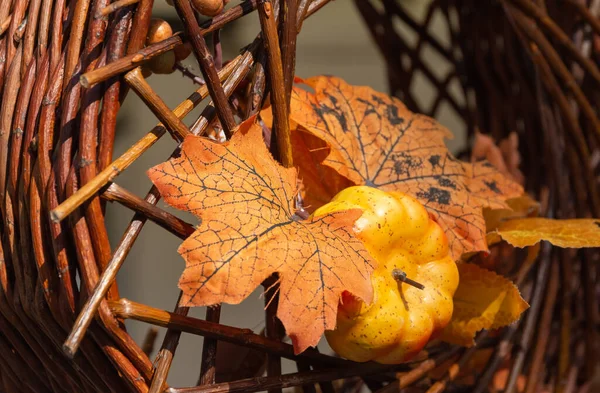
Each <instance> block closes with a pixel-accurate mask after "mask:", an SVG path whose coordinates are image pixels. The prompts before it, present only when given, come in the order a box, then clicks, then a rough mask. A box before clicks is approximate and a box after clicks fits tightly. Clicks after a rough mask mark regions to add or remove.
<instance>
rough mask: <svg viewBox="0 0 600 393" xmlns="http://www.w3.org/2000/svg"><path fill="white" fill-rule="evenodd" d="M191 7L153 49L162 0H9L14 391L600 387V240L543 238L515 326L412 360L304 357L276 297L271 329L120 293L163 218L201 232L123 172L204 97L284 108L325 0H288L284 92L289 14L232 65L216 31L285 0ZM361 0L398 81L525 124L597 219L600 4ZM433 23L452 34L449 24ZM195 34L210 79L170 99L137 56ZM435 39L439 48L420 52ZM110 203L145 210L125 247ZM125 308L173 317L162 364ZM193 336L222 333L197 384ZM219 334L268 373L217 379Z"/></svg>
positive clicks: (436, 103)
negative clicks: (213, 12)
mask: <svg viewBox="0 0 600 393" xmlns="http://www.w3.org/2000/svg"><path fill="white" fill-rule="evenodd" d="M174 2H175V6H176V9H177V11H178V14H179V16H180V18H181V19H182V22H183V25H184V26H185V32H184V34H182V35H174V36H173V37H171V38H168V39H167V40H165V41H162V42H160V43H157V44H153V45H149V46H146V47H145V41H146V33H147V30H148V26H149V21H150V18H151V8H152V3H153V1H152V0H139V1H136V0H120V1H117V2H114V3H112V4H109V1H108V0H94V1H86V0H76V1H75V0H74V1H71V2H67V1H65V0H2V5H1V6H0V31H2V35H1V40H0V81H1V82H0V92H1V94H2V96H1V97H2V102H1V109H0V198H1V199H0V200H1V201H2V205H1V208H0V211H1V213H2V216H3V220H2V221H3V223H4V225H3V226H2V243H1V244H0V246H1V247H2V255H3V259H2V260H0V333H1V334H0V391H5V392H7V393H13V392H14V393H18V392H23V393H29V392H36V393H39V392H56V393H63V392H64V393H71V392H73V393H74V392H89V393H91V392H96V391H97V392H113V393H117V392H119V393H120V392H127V391H131V392H139V393H145V392H147V391H148V390H150V391H151V392H162V391H164V390H169V391H171V392H181V393H183V392H229V391H248V392H251V391H260V390H270V391H273V392H275V391H278V390H280V389H282V388H285V387H292V386H302V389H303V390H304V391H305V392H314V391H315V389H316V386H317V385H316V384H318V387H319V388H320V389H321V391H323V392H332V391H335V390H337V391H344V392H346V391H347V392H350V391H358V390H359V389H360V388H361V387H363V386H366V387H368V388H369V389H371V390H373V391H375V390H377V391H379V392H392V391H397V390H398V389H400V388H402V389H406V390H404V391H407V392H409V391H410V392H441V391H443V390H448V391H465V392H487V391H495V390H494V389H497V387H498V383H497V381H498V378H501V377H502V375H503V374H502V373H506V374H507V375H505V376H504V378H505V380H506V381H505V382H506V387H505V390H504V391H505V392H508V393H511V392H515V391H526V392H528V393H532V392H538V391H542V389H545V390H544V391H556V392H573V391H584V390H585V389H587V391H588V392H593V391H600V386H599V384H598V382H597V381H595V380H594V376H595V375H596V374H598V372H597V367H598V353H599V349H600V348H598V333H599V318H598V310H599V308H598V297H599V293H600V292H599V289H600V288H599V285H598V280H597V262H598V253H597V252H592V251H570V250H558V249H552V248H551V247H549V246H547V245H546V244H544V245H543V246H542V252H541V254H540V257H539V260H538V263H537V264H536V265H535V267H534V269H532V272H531V274H529V275H526V276H523V277H522V280H521V281H520V286H521V289H522V291H523V293H525V294H526V295H527V297H528V300H529V302H530V304H531V309H530V310H529V311H528V312H527V313H526V314H525V316H524V317H523V318H522V319H521V320H520V321H519V322H518V323H516V324H514V325H512V326H510V327H508V328H506V329H504V330H502V331H501V332H499V333H498V334H496V335H494V336H493V337H492V335H490V334H488V333H487V332H483V333H482V334H480V336H479V337H478V339H477V343H478V345H477V346H476V347H473V348H471V349H468V350H465V349H464V348H459V347H449V346H444V345H438V344H436V345H433V346H432V347H431V348H429V351H428V357H426V358H420V359H418V361H415V362H412V363H410V364H405V365H396V366H386V367H383V366H381V365H374V364H356V363H353V362H349V361H345V360H343V359H339V358H337V357H334V356H329V355H326V354H321V353H319V352H318V351H316V350H308V351H306V352H305V353H303V354H301V355H294V352H293V349H292V347H291V345H289V344H286V343H284V342H283V341H281V339H282V335H281V332H280V330H281V329H280V328H279V327H278V324H277V320H276V319H275V318H274V311H273V310H274V308H273V307H269V308H268V309H267V313H266V335H259V334H254V333H252V332H250V331H248V330H244V329H238V328H233V327H229V326H225V325H221V324H219V323H218V322H219V313H220V309H219V308H211V309H209V310H208V312H207V316H206V320H202V319H198V318H192V317H188V316H187V313H188V309H187V308H184V307H175V311H174V312H172V313H171V312H167V311H164V310H158V309H155V308H151V307H148V306H145V305H141V304H137V303H134V302H131V301H128V300H126V299H121V298H120V296H119V292H118V289H117V286H116V284H115V277H116V274H117V271H118V270H119V268H120V267H121V265H122V264H123V263H124V261H125V259H126V257H127V254H128V252H129V251H130V250H131V248H132V246H133V244H134V242H135V240H136V238H137V236H138V235H139V233H140V231H141V230H142V228H143V227H144V224H145V223H146V222H147V221H148V220H151V221H154V222H156V223H157V224H159V225H160V226H161V227H163V228H164V229H165V230H167V231H169V232H171V233H173V234H175V235H177V236H179V237H181V238H182V239H185V238H186V237H187V236H189V234H190V231H191V230H192V229H193V228H191V227H190V226H189V225H188V224H186V223H185V222H183V221H182V220H181V219H179V218H177V217H175V216H173V215H172V214H170V213H168V212H166V211H164V210H162V209H160V208H158V207H157V206H156V204H157V202H158V200H159V199H160V195H159V194H158V192H157V190H156V189H155V188H152V189H150V190H149V191H148V194H147V195H146V196H145V197H140V196H137V195H135V194H133V193H131V192H129V191H127V190H126V189H123V188H122V187H119V186H118V185H117V184H115V183H112V180H113V179H114V178H116V177H117V176H118V175H119V173H120V172H122V171H123V170H125V169H126V168H127V167H128V166H129V165H131V163H133V162H134V161H135V160H136V159H137V158H138V157H139V156H140V155H141V154H142V153H143V152H144V151H146V150H147V149H148V148H149V147H150V146H152V145H153V144H154V143H155V142H156V141H157V140H158V139H159V138H161V137H162V136H163V135H165V134H166V133H167V132H169V133H171V134H172V135H173V136H174V137H175V138H176V139H177V138H178V137H181V135H183V134H185V133H186V132H189V129H187V126H185V124H183V123H182V122H181V120H180V118H182V117H183V116H185V115H186V114H187V113H189V112H190V111H191V110H192V109H193V108H194V107H195V106H197V105H198V104H199V103H200V102H201V101H202V100H204V99H206V98H207V97H209V96H210V97H211V98H212V99H213V101H214V106H207V107H206V109H204V111H203V112H202V115H201V116H200V117H199V119H198V121H197V122H196V123H195V124H194V125H193V126H192V127H191V131H192V132H194V133H204V132H207V130H214V129H215V127H216V126H217V125H219V127H221V128H223V129H224V130H225V132H227V131H228V130H229V129H231V128H232V127H234V126H235V120H234V119H233V115H232V114H233V111H232V108H233V109H234V110H236V111H237V114H238V115H239V116H240V117H247V116H250V115H252V114H254V113H256V111H257V110H258V109H259V104H260V103H261V102H262V101H263V99H264V95H265V93H269V92H272V93H273V94H271V97H272V98H271V100H272V102H273V105H280V101H278V100H277V99H276V98H275V95H277V94H278V93H281V89H280V87H281V86H284V88H290V87H289V86H291V81H292V79H293V71H294V53H295V35H296V32H297V31H299V30H300V28H299V27H300V25H301V21H303V20H304V18H306V17H308V16H310V15H312V14H313V13H314V12H317V11H318V10H319V9H320V8H321V7H322V6H324V5H326V4H327V3H328V0H312V1H310V0H308V1H307V0H293V1H292V0H286V1H285V3H286V6H285V7H281V12H280V13H279V14H280V18H279V21H280V22H279V33H280V34H279V35H280V37H281V43H282V45H281V48H282V49H281V58H282V62H283V70H284V72H283V77H284V80H283V85H281V86H279V85H278V86H279V87H276V88H271V87H269V86H274V84H273V83H266V81H272V80H274V79H273V78H276V76H274V75H272V74H271V73H269V72H265V69H267V68H268V67H267V65H268V64H270V63H269V60H270V59H272V58H273V57H277V56H279V53H280V51H279V49H277V46H275V47H274V46H273V45H270V46H269V45H264V42H265V41H266V42H270V43H271V44H272V43H273V42H275V41H274V40H275V38H277V26H276V25H275V24H274V23H275V22H273V23H272V24H269V23H264V24H263V34H262V35H261V36H259V37H257V38H256V40H254V41H253V42H252V43H249V46H247V47H246V48H243V49H242V51H241V54H240V56H238V57H236V58H235V59H233V60H232V61H231V62H229V63H227V64H226V65H225V66H223V67H222V65H221V62H222V59H221V56H220V55H219V53H220V47H219V45H218V44H217V45H216V46H215V51H214V56H213V55H211V53H210V52H211V51H209V49H208V48H207V46H206V43H205V41H204V39H203V38H202V37H203V36H205V35H207V34H213V35H215V36H216V35H217V34H218V31H219V29H221V28H222V27H224V26H226V25H227V24H228V23H231V22H233V21H235V20H236V19H238V18H240V17H242V16H244V15H246V14H249V13H252V12H254V11H255V10H257V9H258V10H259V14H260V15H261V16H263V17H264V15H265V13H266V12H267V10H268V7H270V6H271V3H270V1H259V0H247V1H244V2H242V3H240V4H232V5H231V6H229V7H228V8H227V10H226V11H224V12H222V13H221V14H219V15H218V16H216V17H214V18H213V19H212V20H209V21H207V22H204V23H202V24H201V25H198V22H197V18H196V17H195V15H194V13H193V11H192V9H191V7H190V6H189V2H188V0H175V1H174ZM355 3H356V6H357V8H358V9H359V10H360V12H361V14H362V15H363V17H364V19H365V21H366V24H367V26H368V27H369V29H370V30H371V32H372V35H373V38H374V42H375V43H376V44H377V45H378V46H379V48H380V50H381V52H382V53H383V55H384V57H385V59H386V62H387V65H388V70H387V71H388V76H389V83H390V89H391V92H392V93H393V94H394V95H397V96H398V97H400V98H401V99H402V100H404V102H405V103H406V104H407V105H408V106H409V107H410V108H411V109H412V110H414V111H418V112H422V113H426V114H429V115H431V116H434V117H435V116H436V115H439V113H440V111H442V110H443V108H449V110H451V111H453V112H454V113H455V115H456V116H458V117H459V118H460V119H462V121H463V124H464V127H465V130H466V133H467V134H468V135H473V134H474V133H475V132H476V131H480V132H483V133H488V134H490V135H491V136H492V137H493V138H494V139H496V140H501V139H504V138H506V137H508V136H509V135H510V134H511V133H513V132H516V134H517V135H518V137H519V139H520V141H521V143H520V151H521V155H522V157H523V160H522V163H521V170H522V171H523V173H524V175H525V178H526V179H527V183H526V188H527V190H528V191H529V192H530V193H531V194H532V195H534V196H535V197H536V198H538V199H539V200H541V201H542V202H543V207H544V214H545V215H547V216H550V217H560V218H568V217H588V216H594V217H600V198H599V195H598V193H599V188H598V181H597V173H596V171H597V168H596V167H597V166H598V163H599V161H600V160H599V157H600V154H599V152H598V144H599V143H600V120H599V119H598V111H599V109H600V108H599V107H598V103H599V98H600V96H599V95H598V94H597V92H598V87H599V85H600V69H599V67H598V55H599V53H600V52H599V50H600V19H598V18H597V13H598V12H599V11H600V1H598V0H589V1H585V0H547V1H544V0H496V1H476V0H439V1H432V2H431V3H430V4H429V5H428V7H427V12H426V14H425V16H424V18H414V17H413V16H411V15H410V14H409V13H408V12H407V11H406V10H405V8H404V6H403V1H402V0H356V1H355ZM588 3H589V4H588ZM109 5H110V6H111V7H112V8H110V7H109V8H107V7H108V6H109ZM435 20H437V21H438V23H439V21H440V20H441V21H442V22H443V24H445V25H446V26H447V33H445V34H442V35H441V36H440V35H439V33H437V32H435V33H434V32H432V30H431V29H430V25H431V24H432V23H433V22H432V21H435ZM186 37H187V39H189V40H190V42H191V43H192V46H193V48H194V52H195V53H197V54H199V56H197V58H198V61H199V63H200V66H201V69H202V73H203V76H204V79H205V80H206V84H204V85H202V86H200V87H199V89H198V91H197V93H195V94H194V95H192V96H190V98H189V99H187V100H185V101H183V102H182V104H180V105H179V106H178V107H177V108H176V109H174V110H170V109H168V107H167V106H166V105H165V103H164V102H163V100H162V99H161V98H160V97H159V96H158V95H157V94H156V93H155V92H154V91H153V90H152V88H151V87H150V86H149V85H148V84H147V82H146V81H145V79H144V76H143V75H142V71H141V69H140V66H141V65H142V64H144V63H145V62H147V61H148V60H149V59H151V58H153V57H155V56H157V55H158V54H160V53H163V52H165V51H167V50H170V49H172V48H174V47H178V46H180V45H181V44H182V39H183V40H186ZM217 41H218V40H217ZM426 51H428V52H429V53H430V54H431V53H433V54H434V55H435V56H437V57H438V58H440V59H441V60H440V62H434V63H433V64H431V63H429V64H428V63H427V62H425V61H423V58H424V56H425V55H424V53H425V52H426ZM442 65H443V66H442ZM184 71H185V70H184ZM419 78H420V79H425V80H428V81H429V83H430V85H432V86H433V90H434V91H435V96H434V97H433V99H432V100H430V102H423V101H422V100H421V99H420V97H418V96H416V95H415V90H414V88H413V87H414V83H415V81H416V80H418V79H419ZM242 81H245V82H248V83H247V85H248V86H247V87H245V85H241V84H240V82H242ZM265 86H267V87H268V88H265ZM130 89H131V90H133V91H134V92H135V93H136V94H138V95H139V96H140V97H141V98H142V99H143V100H144V102H145V103H146V105H147V106H148V107H149V108H150V109H151V110H152V111H153V113H155V114H156V116H157V117H158V118H159V120H160V121H161V122H162V124H165V126H163V125H159V126H156V127H155V128H154V129H152V130H151V131H149V132H148V133H147V134H144V135H141V138H140V139H139V141H138V142H136V143H135V144H134V145H133V146H132V147H131V148H130V149H129V150H128V151H127V152H126V153H124V154H123V155H122V156H120V157H118V158H116V159H115V158H114V157H113V143H114V138H115V128H116V115H117V112H118V110H119V108H120V104H121V102H122V100H123V99H125V97H126V95H127V92H128V90H130ZM182 99H184V97H182ZM284 104H285V103H284ZM446 110H447V109H446ZM173 148H174V149H175V148H176V145H174V146H173ZM107 200H108V201H113V202H116V203H119V204H121V205H123V206H125V207H127V208H129V209H131V210H132V211H134V212H135V214H134V217H133V219H132V220H131V223H130V225H129V226H128V227H127V229H126V231H125V233H124V234H123V236H122V238H121V241H120V243H119V245H118V246H117V247H116V248H115V249H114V250H111V247H110V245H109V241H108V234H107V230H106V227H105V222H104V212H105V209H106V208H107V206H106V205H105V202H106V201H107ZM108 208H110V207H108ZM50 212H52V214H50ZM510 258H512V259H514V260H518V261H521V259H518V258H522V256H521V255H518V254H511V255H510ZM125 319H135V320H138V321H143V322H146V323H148V324H151V325H156V326H161V327H166V328H168V331H167V334H166V335H165V338H164V340H163V342H162V346H161V348H160V350H159V352H158V355H157V356H156V358H155V359H154V360H153V361H151V360H150V359H149V357H148V355H147V353H148V352H149V349H148V347H151V343H152V341H153V339H152V335H149V338H148V341H147V343H145V344H144V345H143V346H142V347H140V346H138V344H136V343H135V342H134V341H133V339H132V338H131V337H130V336H129V335H128V334H127V332H126V330H125V329H124V324H123V321H124V320H125ZM181 332H185V333H186V334H195V335H201V336H204V337H205V341H204V349H203V353H202V369H201V376H200V379H199V386H198V387H194V388H186V389H179V388H171V387H168V386H167V385H166V383H165V381H166V377H167V374H168V372H169V368H170V366H171V362H172V360H173V357H174V356H175V352H176V348H177V344H178V341H179V337H180V335H181ZM217 341H221V342H227V343H233V344H238V345H241V346H244V347H247V348H251V349H253V350H252V351H244V352H240V356H244V359H243V362H242V363H244V362H245V363H244V364H247V365H252V366H256V364H257V363H258V362H260V360H259V359H262V358H263V357H262V356H261V354H264V353H267V354H268V356H267V367H266V368H267V376H266V377H259V378H253V377H254V376H255V375H254V373H256V374H257V375H262V369H261V368H260V367H248V368H247V369H246V370H245V371H246V373H245V374H244V373H236V375H230V376H229V377H228V378H229V380H227V381H215V357H216V355H215V351H216V343H217ZM484 351H488V352H489V351H491V352H492V354H491V356H489V357H488V358H485V361H484V362H483V364H479V365H478V367H475V368H472V370H478V371H472V372H471V373H470V374H469V375H467V376H460V378H458V377H457V373H456V370H457V368H458V369H460V368H461V367H464V366H466V365H467V364H470V363H472V361H473V360H474V359H477V358H478V354H480V353H482V352H484ZM257 354H258V355H257ZM281 357H285V358H288V359H292V360H294V361H296V362H297V365H298V373H294V374H287V375H283V376H281V363H280V358H281ZM438 366H439V367H438ZM433 369H436V370H437V371H438V372H437V373H430V372H431V371H432V370H433ZM249 370H251V373H250V374H248V372H249ZM523 376H525V377H526V379H524V378H523ZM596 378H597V377H596ZM335 380H343V383H340V384H335V385H334V384H332V381H335ZM523 381H526V384H525V386H524V387H523V386H519V385H520V384H522V383H524V382H523Z"/></svg>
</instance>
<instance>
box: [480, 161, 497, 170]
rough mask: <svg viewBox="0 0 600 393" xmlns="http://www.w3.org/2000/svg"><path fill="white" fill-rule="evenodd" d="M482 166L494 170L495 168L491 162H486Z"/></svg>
mask: <svg viewBox="0 0 600 393" xmlns="http://www.w3.org/2000/svg"><path fill="white" fill-rule="evenodd" d="M481 165H483V166H484V167H486V168H493V167H494V166H493V165H492V164H491V163H490V162H489V161H484V162H483V163H482V164H481Z"/></svg>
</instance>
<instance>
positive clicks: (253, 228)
mask: <svg viewBox="0 0 600 393" xmlns="http://www.w3.org/2000/svg"><path fill="white" fill-rule="evenodd" d="M149 176H150V179H152V181H153V182H154V184H155V185H156V186H157V187H158V189H159V191H160V193H161V195H162V196H163V198H164V199H165V201H166V202H167V203H168V204H169V205H171V206H173V207H175V208H178V209H181V210H187V211H190V212H192V213H194V214H195V215H197V216H198V217H200V218H201V220H202V222H201V224H200V225H199V226H198V229H197V230H196V232H194V233H193V234H192V235H191V236H190V237H189V238H188V239H187V240H185V241H184V242H183V243H182V244H181V246H180V248H179V253H180V254H181V255H182V256H183V258H184V259H185V262H186V268H185V271H184V272H183V275H182V276H181V279H180V281H179V287H180V288H181V290H182V291H183V298H182V301H181V303H182V305H185V306H205V305H213V304H218V303H222V302H225V303H231V304H237V303H240V302H241V301H242V300H244V299H245V298H246V297H247V296H248V295H250V294H251V293H252V292H253V291H254V289H255V288H256V287H257V286H258V285H260V283H261V282H263V281H264V280H265V279H266V278H267V277H269V276H270V275H271V274H273V273H274V272H278V273H279V274H280V298H279V299H280V300H279V306H278V309H277V316H278V317H279V319H280V320H281V322H282V323H283V325H284V326H285V328H286V332H287V334H288V335H289V336H290V337H291V339H292V341H293V344H294V348H295V350H296V352H302V351H303V350H305V349H306V348H307V347H309V346H313V345H316V344H317V343H318V341H319V339H320V337H321V335H322V334H323V332H324V330H326V329H328V330H329V329H333V328H335V324H336V312H337V307H338V302H339V300H340V296H341V294H342V292H344V291H348V292H351V293H352V294H354V295H355V296H358V297H359V298H361V299H363V300H364V301H366V302H371V300H372V295H373V294H372V287H371V280H370V275H371V272H372V270H373V268H374V261H373V260H372V259H371V257H370V256H369V254H368V252H367V251H366V249H365V248H364V246H363V243H362V242H361V241H360V240H359V239H358V238H356V237H355V236H354V232H353V229H352V228H353V224H354V221H356V220H357V219H358V218H359V217H360V216H361V214H362V212H361V211H360V210H348V211H343V212H339V213H336V214H329V215H327V216H322V217H318V218H315V219H311V220H306V221H302V220H301V219H300V218H299V217H298V216H297V215H296V214H295V212H296V208H295V205H294V200H295V196H296V193H297V173H296V170H295V169H294V168H290V169H286V168H283V167H282V166H281V165H279V164H278V163H276V162H275V160H273V158H272V156H271V155H270V153H269V151H268V150H267V148H266V146H265V144H264V141H263V137H262V130H261V127H260V125H258V124H257V123H256V122H255V119H254V118H252V119H250V120H248V121H246V122H244V123H242V124H241V125H240V127H239V128H238V130H237V132H236V133H235V134H234V136H233V137H232V138H231V140H230V141H228V142H226V143H223V144H218V143H215V142H212V141H210V140H208V139H205V138H201V137H194V136H189V137H187V138H186V139H185V141H184V142H183V147H182V152H181V156H180V157H178V158H175V159H172V160H169V161H167V162H165V163H163V164H160V165H158V166H156V167H154V168H151V169H150V170H149Z"/></svg>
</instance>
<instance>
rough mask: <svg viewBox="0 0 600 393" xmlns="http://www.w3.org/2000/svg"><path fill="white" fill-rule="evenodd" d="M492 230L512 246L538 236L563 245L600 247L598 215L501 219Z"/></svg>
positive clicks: (528, 243) (537, 239) (526, 243)
mask: <svg viewBox="0 0 600 393" xmlns="http://www.w3.org/2000/svg"><path fill="white" fill-rule="evenodd" d="M496 233H497V234H498V235H500V237H501V238H502V239H504V240H505V241H507V242H508V243H510V244H512V245H513V246H515V247H527V246H533V245H534V244H536V243H538V242H540V241H541V240H546V241H549V242H550V243H552V244H554V245H555V246H558V247H563V248H584V247H600V219H584V218H582V219H570V220H554V219H550V218H522V219H515V220H509V221H505V222H503V223H502V224H500V226H499V227H498V229H497V230H496Z"/></svg>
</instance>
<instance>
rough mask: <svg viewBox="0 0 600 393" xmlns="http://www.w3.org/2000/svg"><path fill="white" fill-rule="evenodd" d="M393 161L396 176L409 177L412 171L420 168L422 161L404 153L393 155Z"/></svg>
mask: <svg viewBox="0 0 600 393" xmlns="http://www.w3.org/2000/svg"><path fill="white" fill-rule="evenodd" d="M391 158H392V161H394V172H395V173H396V175H398V176H400V175H409V174H410V170H411V169H416V168H420V167H421V166H422V161H421V159H420V158H418V157H414V156H411V155H409V154H406V153H404V152H402V153H399V154H392V157H391Z"/></svg>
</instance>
